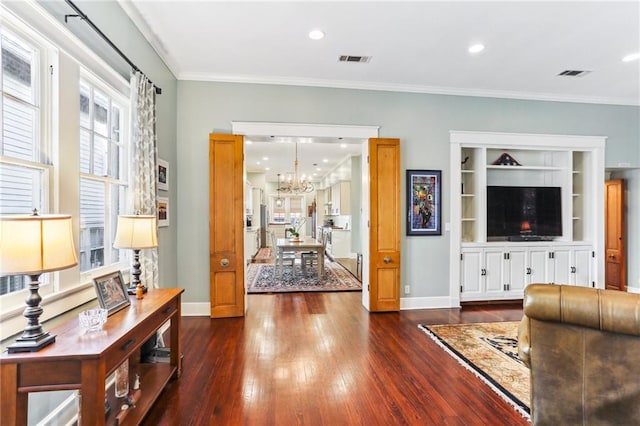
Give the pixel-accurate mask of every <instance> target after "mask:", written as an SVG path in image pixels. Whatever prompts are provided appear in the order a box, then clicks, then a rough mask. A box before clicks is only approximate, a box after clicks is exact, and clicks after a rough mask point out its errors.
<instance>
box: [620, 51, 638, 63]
mask: <svg viewBox="0 0 640 426" xmlns="http://www.w3.org/2000/svg"><path fill="white" fill-rule="evenodd" d="M638 59H640V52H636V53H630V54H628V55H627V56H625V57H624V58H622V62H631V61H637V60H638Z"/></svg>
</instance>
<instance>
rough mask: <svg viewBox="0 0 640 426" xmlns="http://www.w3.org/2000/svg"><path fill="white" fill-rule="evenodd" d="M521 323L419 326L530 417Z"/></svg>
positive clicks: (520, 411)
mask: <svg viewBox="0 0 640 426" xmlns="http://www.w3.org/2000/svg"><path fill="white" fill-rule="evenodd" d="M518 324H519V322H517V321H514V322H493V323H478V324H454V325H419V326H418V327H419V328H420V329H421V330H422V331H424V332H425V333H426V334H427V335H428V336H429V337H431V338H432V339H433V340H435V342H436V343H438V344H439V345H440V346H441V347H442V348H443V349H444V350H445V351H447V353H449V354H450V355H451V356H453V357H454V358H456V359H457V360H458V362H460V364H462V365H463V366H464V367H465V368H467V369H468V370H470V371H471V372H472V373H474V374H475V375H476V376H478V377H479V378H480V379H481V380H483V381H484V382H485V383H486V384H487V385H489V387H490V388H491V389H493V390H494V391H495V392H497V393H498V394H499V395H500V396H502V398H503V399H504V400H505V401H507V402H509V403H510V404H511V405H512V406H513V407H514V408H515V409H516V410H517V411H518V412H519V413H520V414H522V416H523V417H525V418H527V419H528V418H529V413H530V410H529V406H528V404H529V401H530V388H529V369H528V368H527V366H526V365H524V364H523V363H522V361H520V359H519V358H518Z"/></svg>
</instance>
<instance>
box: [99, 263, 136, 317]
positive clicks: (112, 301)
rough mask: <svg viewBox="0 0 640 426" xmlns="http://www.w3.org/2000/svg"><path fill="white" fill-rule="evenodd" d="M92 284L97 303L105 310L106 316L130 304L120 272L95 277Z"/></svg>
mask: <svg viewBox="0 0 640 426" xmlns="http://www.w3.org/2000/svg"><path fill="white" fill-rule="evenodd" d="M93 284H94V285H95V287H96V293H97V294H98V303H100V307H101V308H103V309H106V310H107V316H108V315H111V314H112V313H114V312H117V311H119V310H120V309H123V308H126V307H127V306H129V305H130V304H131V301H130V300H129V296H128V295H127V288H126V287H125V285H124V281H123V279H122V273H120V271H116V272H111V273H110V274H107V275H103V276H101V277H96V278H94V279H93Z"/></svg>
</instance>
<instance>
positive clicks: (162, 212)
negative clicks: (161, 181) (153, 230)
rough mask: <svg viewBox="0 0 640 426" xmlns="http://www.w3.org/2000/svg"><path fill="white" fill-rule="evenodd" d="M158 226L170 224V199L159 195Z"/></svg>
mask: <svg viewBox="0 0 640 426" xmlns="http://www.w3.org/2000/svg"><path fill="white" fill-rule="evenodd" d="M157 211H158V226H159V227H164V226H169V199H168V198H165V197H158V208H157Z"/></svg>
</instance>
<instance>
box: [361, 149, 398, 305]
mask: <svg viewBox="0 0 640 426" xmlns="http://www.w3.org/2000/svg"><path fill="white" fill-rule="evenodd" d="M369 178H370V188H369V191H370V198H369V209H370V210H369V211H370V218H371V219H370V227H369V253H370V259H369V287H370V290H369V310H370V311H372V312H377V311H399V310H400V218H401V217H402V212H401V209H400V140H399V139H382V138H371V139H369Z"/></svg>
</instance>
